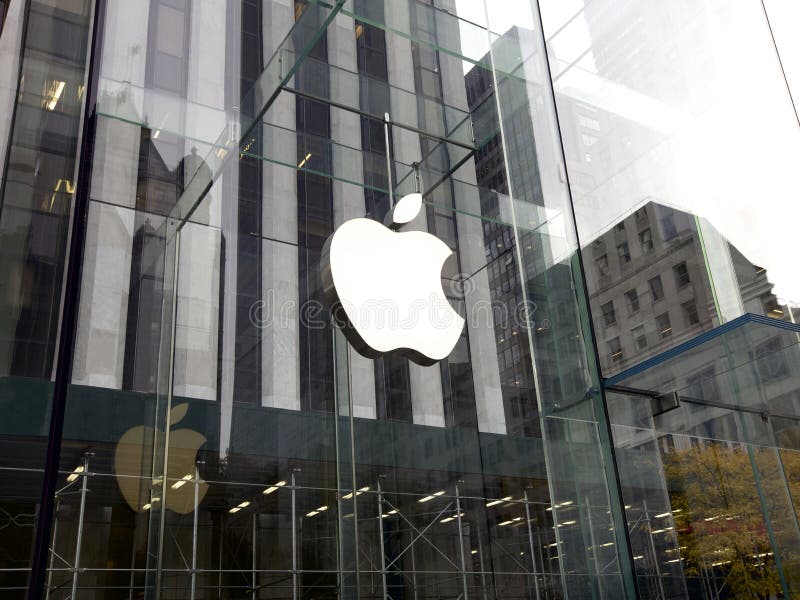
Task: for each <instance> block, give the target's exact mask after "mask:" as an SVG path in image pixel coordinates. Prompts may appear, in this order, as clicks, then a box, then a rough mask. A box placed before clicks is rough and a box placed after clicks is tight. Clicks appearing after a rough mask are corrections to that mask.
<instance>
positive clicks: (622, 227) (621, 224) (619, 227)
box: [617, 221, 625, 231]
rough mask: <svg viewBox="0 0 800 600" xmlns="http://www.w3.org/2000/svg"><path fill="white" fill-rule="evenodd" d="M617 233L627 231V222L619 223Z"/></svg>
mask: <svg viewBox="0 0 800 600" xmlns="http://www.w3.org/2000/svg"><path fill="white" fill-rule="evenodd" d="M617 231H625V221H620V222H619V223H617Z"/></svg>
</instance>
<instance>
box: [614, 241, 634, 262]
mask: <svg viewBox="0 0 800 600" xmlns="http://www.w3.org/2000/svg"><path fill="white" fill-rule="evenodd" d="M617 254H618V255H619V264H620V265H626V264H628V263H629V262H631V250H630V248H629V247H628V242H622V243H621V244H620V245H619V246H617Z"/></svg>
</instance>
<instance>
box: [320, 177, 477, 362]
mask: <svg viewBox="0 0 800 600" xmlns="http://www.w3.org/2000/svg"><path fill="white" fill-rule="evenodd" d="M421 208H422V195H421V194H418V193H417V194H409V195H407V196H404V197H403V198H401V199H400V200H399V201H398V202H397V204H396V205H395V206H394V209H393V210H392V211H391V212H390V217H389V219H387V220H390V221H391V223H392V224H393V225H394V227H395V228H396V227H399V226H400V225H403V224H405V223H408V222H410V221H412V220H413V219H414V218H415V217H416V216H417V215H418V214H419V211H420V210H421ZM451 254H452V251H451V250H450V248H448V246H447V245H446V244H445V243H444V242H442V241H441V240H440V239H438V238H437V237H436V236H434V235H431V234H430V233H427V232H423V231H406V232H398V231H393V230H392V229H390V228H389V227H386V226H385V225H383V224H381V223H378V222H377V221H373V220H371V219H365V218H357V219H351V220H349V221H346V222H345V223H343V224H342V225H341V226H340V227H339V228H338V229H337V230H336V231H335V232H334V233H333V235H331V236H330V237H329V238H328V240H327V241H326V242H325V246H324V247H323V251H322V283H323V287H324V291H325V295H326V298H327V300H328V302H329V304H330V305H331V310H332V312H333V315H334V319H335V321H336V322H337V324H338V325H339V327H340V328H341V330H342V331H343V333H344V335H345V337H346V338H347V340H348V341H349V342H350V344H352V346H353V347H354V348H355V350H356V351H357V352H359V353H360V354H362V355H363V356H366V357H367V358H377V357H379V356H381V355H382V354H385V353H387V352H397V353H398V354H402V355H403V356H406V357H407V358H409V359H410V360H412V361H414V362H416V363H418V364H420V365H424V366H430V365H433V364H435V363H436V362H438V361H440V360H442V359H443V358H445V357H447V356H448V355H449V354H450V352H452V350H453V348H454V347H455V345H456V343H457V342H458V339H459V337H460V336H461V332H462V331H463V329H464V319H463V318H462V317H461V315H459V314H458V313H457V312H456V311H455V310H453V307H452V306H451V305H450V303H449V301H448V300H447V297H446V296H445V293H444V290H442V281H441V275H442V266H443V265H444V262H445V260H447V258H448V257H449V256H450V255H451Z"/></svg>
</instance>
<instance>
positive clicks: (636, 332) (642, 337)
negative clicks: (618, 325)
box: [631, 325, 647, 350]
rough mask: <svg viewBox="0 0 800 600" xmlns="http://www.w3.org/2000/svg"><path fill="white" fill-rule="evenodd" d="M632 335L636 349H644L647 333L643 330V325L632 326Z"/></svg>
mask: <svg viewBox="0 0 800 600" xmlns="http://www.w3.org/2000/svg"><path fill="white" fill-rule="evenodd" d="M631 335H633V343H634V344H636V349H637V350H644V349H645V348H647V335H646V334H645V332H644V325H639V326H638V327H634V328H633V330H632V331H631Z"/></svg>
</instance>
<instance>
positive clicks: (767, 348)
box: [755, 336, 789, 382]
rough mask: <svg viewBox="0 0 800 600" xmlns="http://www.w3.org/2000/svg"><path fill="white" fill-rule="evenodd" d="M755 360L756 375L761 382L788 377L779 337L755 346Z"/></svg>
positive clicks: (787, 368) (787, 367)
mask: <svg viewBox="0 0 800 600" xmlns="http://www.w3.org/2000/svg"><path fill="white" fill-rule="evenodd" d="M755 359H756V360H755V363H756V369H757V370H758V375H759V377H760V378H761V380H762V381H763V382H768V381H772V380H773V379H781V378H783V377H786V376H788V375H789V366H788V365H787V364H786V356H785V355H784V352H783V345H782V344H781V338H780V337H779V336H776V337H774V338H772V339H770V340H767V341H766V342H762V343H761V344H759V345H758V346H756V349H755Z"/></svg>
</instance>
